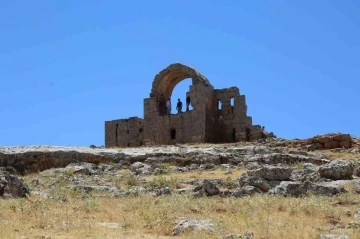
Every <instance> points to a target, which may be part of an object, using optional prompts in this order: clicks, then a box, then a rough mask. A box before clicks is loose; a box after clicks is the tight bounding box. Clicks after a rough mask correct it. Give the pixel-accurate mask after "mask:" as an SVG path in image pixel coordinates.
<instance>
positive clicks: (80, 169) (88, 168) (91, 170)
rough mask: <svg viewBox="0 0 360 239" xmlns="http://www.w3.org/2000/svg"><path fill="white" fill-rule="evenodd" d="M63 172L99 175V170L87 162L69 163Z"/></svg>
mask: <svg viewBox="0 0 360 239" xmlns="http://www.w3.org/2000/svg"><path fill="white" fill-rule="evenodd" d="M63 171H70V172H72V173H80V174H87V175H91V174H98V173H99V169H98V167H97V166H96V165H95V164H93V163H87V162H79V163H71V164H69V165H67V166H66V167H65V168H64V170H63Z"/></svg>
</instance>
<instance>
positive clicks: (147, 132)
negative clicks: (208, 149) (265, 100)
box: [105, 63, 261, 147]
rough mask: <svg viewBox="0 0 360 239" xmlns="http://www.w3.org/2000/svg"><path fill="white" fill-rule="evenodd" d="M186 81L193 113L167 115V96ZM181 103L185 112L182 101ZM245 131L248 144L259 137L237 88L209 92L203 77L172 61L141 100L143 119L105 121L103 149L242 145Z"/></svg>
mask: <svg viewBox="0 0 360 239" xmlns="http://www.w3.org/2000/svg"><path fill="white" fill-rule="evenodd" d="M186 78H191V79H192V85H191V86H190V89H189V91H188V92H187V93H186V97H187V98H188V99H189V100H190V102H191V106H192V110H189V111H185V112H182V113H179V114H170V115H169V114H167V112H166V99H168V98H171V94H172V92H173V90H174V88H175V86H176V85H177V84H178V83H179V82H180V81H182V80H184V79H186ZM173 102H174V103H175V104H176V102H175V101H174V100H173ZM183 104H184V107H183V109H184V108H185V106H186V102H184V103H183ZM173 107H174V106H173ZM183 111H184V110H183ZM246 127H249V128H250V132H251V136H250V140H253V139H258V138H260V135H261V133H260V126H253V125H252V118H251V117H250V116H247V105H246V101H245V95H241V94H240V91H239V89H238V88H237V87H230V88H225V89H214V87H213V86H212V85H211V84H210V82H209V81H208V79H206V77H205V76H203V75H202V74H200V73H199V72H197V71H196V70H194V69H192V68H190V67H188V66H186V65H183V64H179V63H176V64H171V65H170V66H168V67H167V68H165V69H164V70H162V71H161V72H160V73H158V74H157V75H156V76H155V78H154V81H153V83H152V89H151V92H150V97H149V98H146V99H144V119H141V118H138V117H131V118H128V119H118V120H111V121H106V122H105V146H106V147H136V146H142V145H147V146H149V145H164V144H174V143H226V142H236V141H244V140H246V133H245V128H246Z"/></svg>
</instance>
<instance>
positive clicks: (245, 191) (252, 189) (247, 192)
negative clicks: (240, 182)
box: [241, 185, 262, 195]
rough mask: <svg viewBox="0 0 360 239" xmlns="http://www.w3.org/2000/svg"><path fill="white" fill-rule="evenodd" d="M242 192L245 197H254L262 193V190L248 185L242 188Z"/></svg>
mask: <svg viewBox="0 0 360 239" xmlns="http://www.w3.org/2000/svg"><path fill="white" fill-rule="evenodd" d="M241 192H242V193H243V194H245V195H253V194H255V193H262V191H261V190H260V188H257V187H254V186H250V185H246V186H244V187H242V188H241Z"/></svg>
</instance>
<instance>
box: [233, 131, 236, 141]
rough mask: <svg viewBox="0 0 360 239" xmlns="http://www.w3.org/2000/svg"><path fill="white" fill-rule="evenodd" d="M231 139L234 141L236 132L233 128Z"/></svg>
mask: <svg viewBox="0 0 360 239" xmlns="http://www.w3.org/2000/svg"><path fill="white" fill-rule="evenodd" d="M232 139H233V141H234V142H235V141H236V130H235V128H233V130H232Z"/></svg>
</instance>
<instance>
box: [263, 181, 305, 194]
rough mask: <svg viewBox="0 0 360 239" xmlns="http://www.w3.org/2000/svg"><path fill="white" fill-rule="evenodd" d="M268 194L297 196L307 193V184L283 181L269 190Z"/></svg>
mask: <svg viewBox="0 0 360 239" xmlns="http://www.w3.org/2000/svg"><path fill="white" fill-rule="evenodd" d="M269 193H270V194H274V195H281V196H294V197H299V196H302V195H306V194H307V185H306V184H305V183H300V182H290V181H283V182H281V183H280V184H279V185H278V186H276V187H275V188H273V189H271V190H270V191H269Z"/></svg>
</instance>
